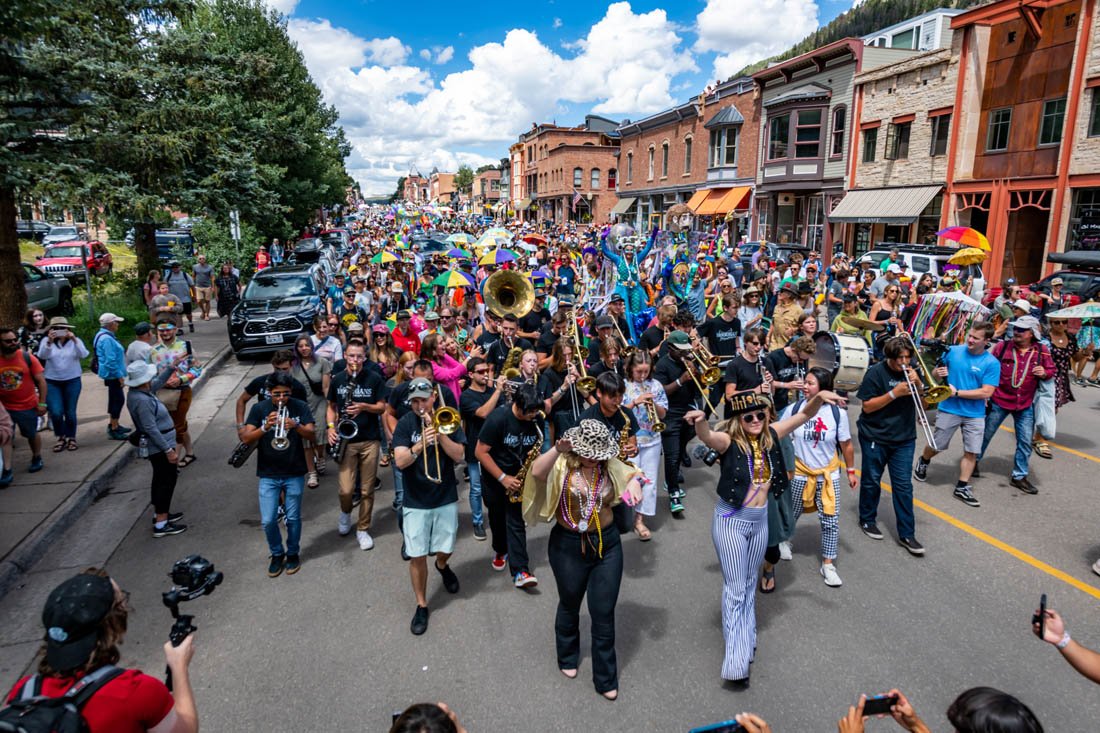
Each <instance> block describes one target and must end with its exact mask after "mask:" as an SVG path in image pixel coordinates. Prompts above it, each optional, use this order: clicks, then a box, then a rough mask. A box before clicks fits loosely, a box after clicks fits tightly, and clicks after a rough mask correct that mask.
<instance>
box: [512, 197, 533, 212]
mask: <svg viewBox="0 0 1100 733" xmlns="http://www.w3.org/2000/svg"><path fill="white" fill-rule="evenodd" d="M530 207H531V199H523V200H522V201H520V202H519V205H518V206H516V211H527V209H529V208H530Z"/></svg>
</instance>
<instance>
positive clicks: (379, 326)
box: [371, 323, 390, 333]
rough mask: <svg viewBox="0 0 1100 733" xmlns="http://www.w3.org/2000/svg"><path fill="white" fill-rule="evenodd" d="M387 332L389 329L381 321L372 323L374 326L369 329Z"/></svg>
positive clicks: (376, 331)
mask: <svg viewBox="0 0 1100 733" xmlns="http://www.w3.org/2000/svg"><path fill="white" fill-rule="evenodd" d="M389 332H390V329H388V328H386V327H385V325H383V324H381V323H376V324H374V327H373V328H372V329H371V333H389Z"/></svg>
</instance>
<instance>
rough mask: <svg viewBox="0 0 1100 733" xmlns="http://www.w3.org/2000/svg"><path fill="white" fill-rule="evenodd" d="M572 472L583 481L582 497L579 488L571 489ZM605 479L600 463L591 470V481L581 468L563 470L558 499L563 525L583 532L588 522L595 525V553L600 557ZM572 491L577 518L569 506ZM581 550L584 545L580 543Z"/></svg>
mask: <svg viewBox="0 0 1100 733" xmlns="http://www.w3.org/2000/svg"><path fill="white" fill-rule="evenodd" d="M574 474H580V477H581V481H583V482H584V486H585V491H584V492H583V493H584V496H583V498H582V496H581V494H582V492H581V491H580V490H574V489H572V488H571V487H572V483H573V482H572V478H573V475H574ZM604 479H605V474H604V472H603V470H602V467H601V466H600V464H598V463H597V464H596V470H595V471H594V472H593V480H592V483H589V481H588V477H587V476H585V475H584V471H583V470H579V469H574V470H570V471H566V472H565V478H563V479H562V486H561V499H560V500H559V504H560V508H561V518H562V520H563V521H564V522H565V525H566V526H567V527H569V528H570V529H572V530H573V531H575V532H580V533H581V534H584V533H585V532H587V531H588V527H589V525H590V523H591V524H592V525H594V526H595V527H596V535H597V537H598V540H599V548H598V549H597V553H598V554H599V556H600V557H603V527H601V526H600V509H602V508H603V492H602V491H601V487H602V486H603V482H604ZM570 493H574V494H576V496H577V504H578V509H579V512H578V518H577V519H574V518H573V510H572V509H571V508H570V507H569V494H570ZM581 549H582V551H583V549H584V545H583V544H582V545H581Z"/></svg>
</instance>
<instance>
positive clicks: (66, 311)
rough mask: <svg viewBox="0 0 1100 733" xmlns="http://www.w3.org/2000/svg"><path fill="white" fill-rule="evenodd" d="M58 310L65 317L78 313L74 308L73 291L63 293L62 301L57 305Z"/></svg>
mask: <svg viewBox="0 0 1100 733" xmlns="http://www.w3.org/2000/svg"><path fill="white" fill-rule="evenodd" d="M57 310H58V311H60V313H61V315H63V316H71V315H73V314H74V313H76V308H74V307H73V291H71V290H65V291H62V293H61V298H60V301H59V302H58V304H57Z"/></svg>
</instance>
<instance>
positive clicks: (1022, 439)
mask: <svg viewBox="0 0 1100 733" xmlns="http://www.w3.org/2000/svg"><path fill="white" fill-rule="evenodd" d="M1009 415H1012V429H1013V430H1015V431H1016V457H1015V458H1014V459H1013V461H1012V478H1016V479H1020V478H1027V463H1028V461H1029V460H1030V459H1031V439H1032V437H1033V435H1034V433H1035V406H1034V405H1033V404H1032V405H1028V406H1027V407H1025V408H1024V409H1022V410H1006V409H1005V408H1003V407H1001V406H1000V405H998V404H997V403H996V402H992V401H991V402H990V403H989V413H988V414H987V415H986V416H985V437H984V438H983V439H982V452H981V455H979V456H978V460H979V461H980V460H981V459H982V456H984V455H985V449H986V448H988V447H989V442H990V441H991V440H993V436H994V435H996V434H997V428H999V427H1001V423H1003V422H1004V421H1005V418H1006V417H1008V416H1009Z"/></svg>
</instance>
